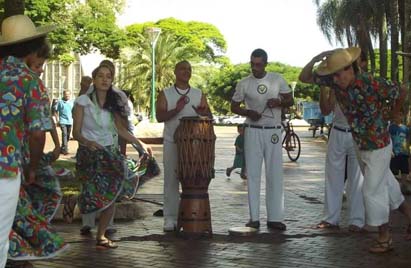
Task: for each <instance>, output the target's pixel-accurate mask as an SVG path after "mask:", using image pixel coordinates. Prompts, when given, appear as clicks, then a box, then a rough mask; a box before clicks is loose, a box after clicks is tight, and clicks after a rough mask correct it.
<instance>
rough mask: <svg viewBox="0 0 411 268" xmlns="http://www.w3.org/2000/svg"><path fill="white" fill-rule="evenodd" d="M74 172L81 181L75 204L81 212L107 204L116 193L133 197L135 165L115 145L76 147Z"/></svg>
mask: <svg viewBox="0 0 411 268" xmlns="http://www.w3.org/2000/svg"><path fill="white" fill-rule="evenodd" d="M76 157H77V163H76V176H77V178H78V179H79V180H80V181H81V191H80V195H79V197H78V206H79V209H80V212H81V213H82V214H88V213H92V212H98V211H102V210H104V209H106V208H107V207H109V206H110V205H111V204H113V202H115V201H116V199H117V198H119V197H120V196H126V197H128V198H132V197H134V195H135V193H136V191H137V187H138V174H137V173H138V172H137V168H136V167H135V166H134V165H138V163H134V162H133V161H131V160H128V161H127V160H126V159H125V158H124V156H122V155H121V154H120V151H119V150H118V149H117V148H116V147H114V146H113V147H106V148H104V149H101V150H95V151H91V150H90V149H88V148H87V147H85V146H79V148H78V150H77V156H76Z"/></svg>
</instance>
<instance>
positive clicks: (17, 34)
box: [0, 15, 55, 46]
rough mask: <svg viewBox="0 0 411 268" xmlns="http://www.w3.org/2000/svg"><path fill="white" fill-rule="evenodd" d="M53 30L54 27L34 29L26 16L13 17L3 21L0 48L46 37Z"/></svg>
mask: <svg viewBox="0 0 411 268" xmlns="http://www.w3.org/2000/svg"><path fill="white" fill-rule="evenodd" d="M54 29H55V26H54V25H48V26H40V27H37V28H36V27H35V26H34V23H33V22H32V21H31V20H30V18H29V17H27V16H26V15H14V16H10V17H7V18H5V19H4V20H3V23H2V25H1V35H0V46H5V45H12V44H16V43H21V42H24V41H28V40H31V39H34V38H37V37H41V36H44V35H46V34H47V33H48V32H50V31H52V30H54Z"/></svg>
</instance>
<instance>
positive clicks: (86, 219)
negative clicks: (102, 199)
mask: <svg viewBox="0 0 411 268" xmlns="http://www.w3.org/2000/svg"><path fill="white" fill-rule="evenodd" d="M113 206H114V211H113V215H112V216H111V219H110V222H109V223H108V228H114V214H116V206H115V204H113ZM96 216H97V212H92V213H88V214H81V222H82V224H83V227H84V226H89V227H91V228H94V227H96Z"/></svg>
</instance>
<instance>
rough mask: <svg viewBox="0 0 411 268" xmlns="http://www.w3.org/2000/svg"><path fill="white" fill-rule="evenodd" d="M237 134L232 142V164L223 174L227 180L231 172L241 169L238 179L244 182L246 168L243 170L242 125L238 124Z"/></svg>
mask: <svg viewBox="0 0 411 268" xmlns="http://www.w3.org/2000/svg"><path fill="white" fill-rule="evenodd" d="M237 132H238V136H237V138H236V139H235V142H234V146H235V156H234V162H233V165H232V166H231V167H228V168H227V169H226V171H225V174H226V175H227V177H228V178H229V177H230V175H231V172H232V171H233V170H234V169H236V168H240V169H241V173H240V177H241V178H242V179H243V180H246V179H247V173H246V168H245V156H244V125H243V124H239V125H238V126H237Z"/></svg>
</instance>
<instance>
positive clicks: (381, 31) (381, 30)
mask: <svg viewBox="0 0 411 268" xmlns="http://www.w3.org/2000/svg"><path fill="white" fill-rule="evenodd" d="M378 13H379V14H378V37H379V45H380V77H384V78H386V77H387V50H388V48H387V43H388V34H387V20H386V17H385V8H384V7H381V8H380V9H379V12H378Z"/></svg>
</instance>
